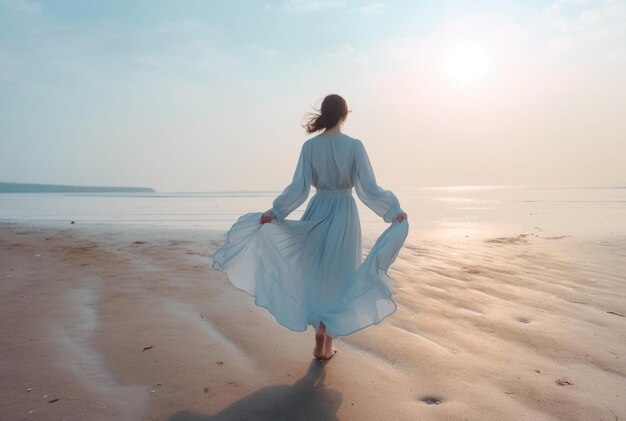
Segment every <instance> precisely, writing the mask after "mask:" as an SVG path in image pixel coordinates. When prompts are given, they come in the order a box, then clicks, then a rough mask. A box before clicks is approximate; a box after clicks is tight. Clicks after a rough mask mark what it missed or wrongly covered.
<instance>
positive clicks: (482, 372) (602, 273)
mask: <svg viewBox="0 0 626 421" xmlns="http://www.w3.org/2000/svg"><path fill="white" fill-rule="evenodd" d="M222 236H223V231H211V230H199V229H195V230H194V229H180V228H150V227H133V226H120V225H118V226H115V225H96V224H92V225H89V224H85V225H82V224H75V225H70V224H68V223H63V224H61V223H57V224H54V223H39V224H37V223H2V224H0V277H1V278H2V288H1V290H0V312H1V314H0V316H1V317H0V326H1V329H0V331H1V332H2V335H1V339H0V340H1V342H0V355H1V360H0V379H1V381H0V399H1V401H2V405H1V406H0V419H2V420H61V419H65V420H82V419H86V420H605V421H609V420H611V421H616V420H625V419H626V317H625V316H626V280H625V278H624V274H625V273H626V238H624V237H623V236H622V235H617V234H616V235H614V236H611V235H603V237H602V238H591V237H590V238H580V237H578V236H548V235H544V234H543V233H542V232H539V231H537V232H532V233H530V232H520V233H518V234H515V235H511V234H507V235H502V236H493V237H489V238H480V237H469V238H465V239H464V240H458V239H455V240H454V241H453V240H450V239H446V238H443V237H438V236H436V235H430V236H426V235H425V236H423V237H421V238H419V241H417V240H416V239H415V238H412V239H409V241H407V243H406V247H405V248H404V249H403V251H402V253H401V254H400V256H399V258H398V260H397V261H396V263H395V264H394V266H393V267H392V270H391V272H390V274H391V276H392V278H393V282H394V286H395V291H394V299H395V300H396V302H397V303H398V311H397V312H396V313H395V314H393V315H392V316H390V317H389V318H387V319H386V320H384V321H383V322H382V323H381V324H380V325H377V326H373V327H371V328H368V329H365V330H363V331H360V332H357V333H355V334H353V335H351V336H349V337H345V338H341V339H339V340H337V341H336V348H337V349H338V354H337V355H336V356H335V357H334V358H333V359H332V360H331V361H329V362H326V363H322V362H318V361H315V360H314V359H313V358H312V355H311V352H312V348H313V330H312V329H311V328H310V329H309V330H308V331H307V332H302V333H298V332H292V331H289V330H288V329H286V328H284V327H282V326H280V325H278V324H277V323H275V321H274V319H273V317H272V316H271V315H270V314H269V313H268V312H267V311H266V310H264V309H262V308H257V307H255V305H254V302H253V299H252V298H251V297H249V296H248V295H246V294H245V293H243V292H241V291H239V290H237V289H235V288H234V287H233V286H232V285H231V284H230V283H229V282H228V281H227V279H226V278H225V276H224V275H223V274H222V273H220V272H217V271H215V270H214V269H213V268H212V267H211V255H212V253H213V252H214V251H215V250H216V248H217V246H218V245H219V244H220V243H221V241H222ZM365 240H366V241H365V242H364V244H365V245H366V246H367V245H371V240H372V238H369V242H368V241H367V240H368V238H367V237H366V238H365Z"/></svg>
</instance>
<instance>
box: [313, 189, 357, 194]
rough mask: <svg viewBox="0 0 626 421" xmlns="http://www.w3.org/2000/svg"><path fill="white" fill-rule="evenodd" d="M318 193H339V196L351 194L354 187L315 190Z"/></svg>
mask: <svg viewBox="0 0 626 421" xmlns="http://www.w3.org/2000/svg"><path fill="white" fill-rule="evenodd" d="M315 194H316V195H338V196H343V195H348V196H349V195H351V194H352V187H348V188H345V189H317V190H316V191H315Z"/></svg>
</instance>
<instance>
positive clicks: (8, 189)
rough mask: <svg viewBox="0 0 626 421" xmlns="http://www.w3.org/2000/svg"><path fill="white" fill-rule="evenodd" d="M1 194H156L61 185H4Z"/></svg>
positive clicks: (148, 190) (139, 189)
mask: <svg viewBox="0 0 626 421" xmlns="http://www.w3.org/2000/svg"><path fill="white" fill-rule="evenodd" d="M0 193H154V189H151V188H149V187H107V186H104V187H103V186H66V185H61V184H25V183H2V182H0Z"/></svg>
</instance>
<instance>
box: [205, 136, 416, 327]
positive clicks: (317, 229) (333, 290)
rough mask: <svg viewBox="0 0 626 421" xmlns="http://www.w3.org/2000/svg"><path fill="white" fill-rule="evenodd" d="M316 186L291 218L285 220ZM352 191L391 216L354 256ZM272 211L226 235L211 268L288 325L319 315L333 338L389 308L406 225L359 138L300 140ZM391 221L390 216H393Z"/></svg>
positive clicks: (356, 226) (356, 233) (357, 242)
mask: <svg viewBox="0 0 626 421" xmlns="http://www.w3.org/2000/svg"><path fill="white" fill-rule="evenodd" d="M311 186H314V187H315V188H316V192H315V195H314V196H313V197H312V198H311V200H310V201H309V203H308V206H307V208H306V210H305V212H304V214H303V215H302V218H301V219H300V220H299V221H296V220H287V219H285V218H286V217H287V216H288V215H289V213H291V212H292V211H293V210H295V209H296V208H298V206H300V205H301V204H302V203H304V201H305V200H306V199H307V197H308V195H309V191H310V189H311ZM353 187H354V190H355V191H356V194H357V196H358V197H359V199H361V200H362V201H363V203H365V205H366V206H368V207H369V208H370V209H372V210H373V211H374V212H375V213H376V214H378V215H379V216H381V217H382V218H383V219H384V220H385V221H386V222H391V225H390V226H389V227H388V228H387V229H386V230H385V231H384V232H383V233H382V234H381V236H380V237H379V238H378V239H377V241H376V243H375V244H374V246H373V247H372V249H371V250H370V252H369V254H368V256H367V257H366V259H365V260H364V261H361V226H360V222H359V214H358V211H357V207H356V202H355V200H354V198H353V197H352V188H353ZM270 210H271V212H273V213H274V215H276V219H275V220H273V221H272V222H271V223H267V224H260V223H259V220H260V218H261V215H262V214H261V213H260V212H257V213H248V214H245V215H243V216H242V217H240V218H239V220H237V222H236V223H235V224H234V225H233V226H232V228H231V229H230V230H229V231H228V232H227V234H226V241H225V242H224V244H223V245H222V246H221V247H220V248H219V249H218V250H217V251H216V252H215V254H214V255H213V267H214V268H216V269H219V270H221V271H223V272H225V273H226V275H227V276H228V279H229V280H230V281H231V282H232V283H233V285H235V286H236V287H237V288H239V289H242V290H244V291H246V292H247V293H248V294H250V295H252V296H253V297H255V303H256V304H257V305H258V306H261V307H265V308H266V309H267V310H269V311H270V313H271V314H273V315H274V317H275V318H276V320H277V321H278V323H280V324H282V325H284V326H286V327H288V328H289V329H292V330H296V331H303V330H306V328H307V326H308V325H309V324H310V325H313V326H314V327H315V328H316V329H317V328H318V327H319V323H320V322H323V323H324V324H325V325H326V332H327V334H328V335H330V336H331V337H337V336H345V335H349V334H350V333H353V332H355V331H357V330H360V329H363V328H365V327H367V326H370V325H373V324H376V323H379V322H380V321H382V320H383V319H384V318H385V317H387V316H389V315H390V314H392V313H393V312H394V311H395V310H396V308H397V307H396V304H395V302H394V301H393V299H392V298H391V291H392V285H391V280H390V279H389V276H388V274H387V270H388V269H389V267H390V266H391V264H392V263H393V261H394V260H395V258H396V256H397V255H398V252H399V251H400V249H401V248H402V245H403V244H404V240H405V239H406V236H407V234H408V227H409V226H408V222H407V221H406V220H405V221H403V222H397V221H395V219H394V217H395V216H396V215H398V214H399V213H401V212H403V211H402V209H401V208H400V204H399V202H398V199H397V198H396V196H395V195H394V194H393V193H392V192H391V191H389V190H384V189H382V188H381V187H379V186H378V185H377V183H376V178H375V177H374V172H373V170H372V166H371V164H370V161H369V158H368V156H367V152H366V151H365V148H364V146H363V144H362V143H361V141H360V140H358V139H354V138H351V137H350V136H347V135H345V134H342V133H340V134H336V135H324V134H320V135H317V136H315V137H313V138H311V139H309V140H307V141H306V142H305V143H304V144H303V145H302V150H301V152H300V158H299V160H298V165H297V168H296V171H295V174H294V176H293V181H292V182H291V184H289V186H287V187H286V188H285V190H284V191H283V192H282V193H281V194H280V195H279V196H278V197H277V198H276V200H274V203H273V207H272V209H270ZM392 221H393V222H392Z"/></svg>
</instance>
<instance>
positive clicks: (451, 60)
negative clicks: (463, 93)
mask: <svg viewBox="0 0 626 421" xmlns="http://www.w3.org/2000/svg"><path fill="white" fill-rule="evenodd" d="M489 64H490V60H489V54H488V53H487V50H486V49H485V47H483V46H482V45H480V44H478V43H476V42H471V41H464V42H460V43H458V44H454V45H453V46H452V47H451V48H450V49H449V50H448V52H447V53H446V54H445V56H444V60H443V68H444V71H445V72H446V74H447V75H448V76H450V77H451V78H453V79H455V80H458V81H462V82H472V81H476V80H478V79H481V78H482V77H483V76H485V74H487V72H488V70H489Z"/></svg>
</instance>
